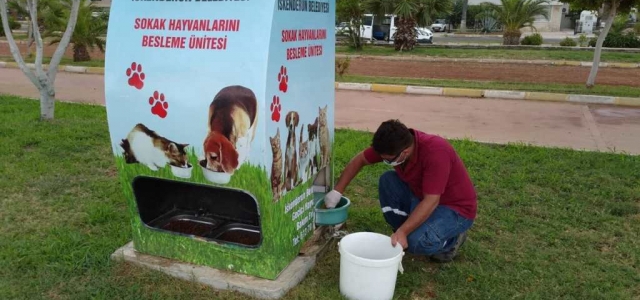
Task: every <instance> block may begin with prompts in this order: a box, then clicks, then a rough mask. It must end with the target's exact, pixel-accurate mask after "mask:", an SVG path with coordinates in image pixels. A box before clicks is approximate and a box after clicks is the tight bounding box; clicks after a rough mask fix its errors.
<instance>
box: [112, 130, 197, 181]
mask: <svg viewBox="0 0 640 300" xmlns="http://www.w3.org/2000/svg"><path fill="white" fill-rule="evenodd" d="M120 146H121V147H122V148H123V149H124V150H125V152H124V156H125V161H127V162H128V163H130V162H138V163H141V164H143V165H146V166H147V167H149V169H151V170H152V171H157V170H158V168H164V167H165V165H166V164H167V163H169V164H171V165H174V166H176V167H187V161H188V158H187V152H186V151H185V148H186V147H187V146H189V144H179V143H176V142H174V141H171V140H168V139H166V138H164V137H162V136H159V135H158V134H157V133H156V132H155V131H153V130H151V129H149V128H147V127H146V126H144V125H143V124H137V125H136V126H135V127H133V129H131V131H130V132H129V134H128V135H127V138H126V139H123V140H122V143H120Z"/></svg>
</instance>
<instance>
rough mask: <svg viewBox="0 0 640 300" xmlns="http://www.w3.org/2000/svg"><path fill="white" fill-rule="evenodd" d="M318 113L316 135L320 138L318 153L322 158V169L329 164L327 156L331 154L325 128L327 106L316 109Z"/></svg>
mask: <svg viewBox="0 0 640 300" xmlns="http://www.w3.org/2000/svg"><path fill="white" fill-rule="evenodd" d="M318 110H319V111H320V116H319V118H318V119H319V124H318V125H319V128H318V135H319V136H320V151H321V154H322V155H321V156H322V163H321V166H322V167H323V168H324V167H326V166H327V165H328V163H329V155H330V153H331V149H330V145H329V128H328V127H327V126H328V125H327V105H325V106H324V108H318Z"/></svg>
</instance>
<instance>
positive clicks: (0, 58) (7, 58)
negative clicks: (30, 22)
mask: <svg viewBox="0 0 640 300" xmlns="http://www.w3.org/2000/svg"><path fill="white" fill-rule="evenodd" d="M23 55H24V53H23ZM23 58H24V60H25V61H26V62H27V63H33V62H35V60H36V56H35V52H34V54H33V57H31V58H28V57H24V56H23ZM0 61H6V62H13V61H15V60H14V59H13V56H0ZM50 61H51V57H45V58H43V59H42V62H43V63H44V64H48V63H49V62H50ZM60 65H71V66H83V67H100V68H103V67H104V60H90V61H81V62H74V61H73V59H71V58H66V57H63V58H62V60H60Z"/></svg>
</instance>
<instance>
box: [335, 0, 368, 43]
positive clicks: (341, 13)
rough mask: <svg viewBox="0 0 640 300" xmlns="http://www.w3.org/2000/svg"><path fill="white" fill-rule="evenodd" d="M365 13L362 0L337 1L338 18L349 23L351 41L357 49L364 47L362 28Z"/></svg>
mask: <svg viewBox="0 0 640 300" xmlns="http://www.w3.org/2000/svg"><path fill="white" fill-rule="evenodd" d="M364 13H365V10H364V6H363V5H362V1H361V0H337V2H336V15H337V18H338V20H341V21H345V22H347V24H349V25H348V31H349V32H348V33H349V43H350V44H351V47H352V48H354V49H356V50H360V49H362V40H361V39H360V38H361V36H360V33H361V29H360V28H361V27H362V15H364Z"/></svg>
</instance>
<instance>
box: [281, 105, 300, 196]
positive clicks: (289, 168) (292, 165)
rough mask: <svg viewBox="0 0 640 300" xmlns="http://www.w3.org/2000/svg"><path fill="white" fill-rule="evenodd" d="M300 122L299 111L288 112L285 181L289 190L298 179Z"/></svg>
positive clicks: (286, 120) (286, 121)
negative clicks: (298, 128)
mask: <svg viewBox="0 0 640 300" xmlns="http://www.w3.org/2000/svg"><path fill="white" fill-rule="evenodd" d="M299 122H300V116H299V115H298V113H297V112H295V111H291V112H289V113H287V117H286V119H285V123H286V124H287V129H288V130H289V135H288V136H287V149H286V151H285V154H284V157H285V161H284V172H285V173H284V174H285V177H284V182H285V187H286V189H287V191H290V190H292V189H293V188H294V186H295V184H296V181H297V180H298V153H297V151H296V143H297V140H296V127H297V126H298V123H299Z"/></svg>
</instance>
